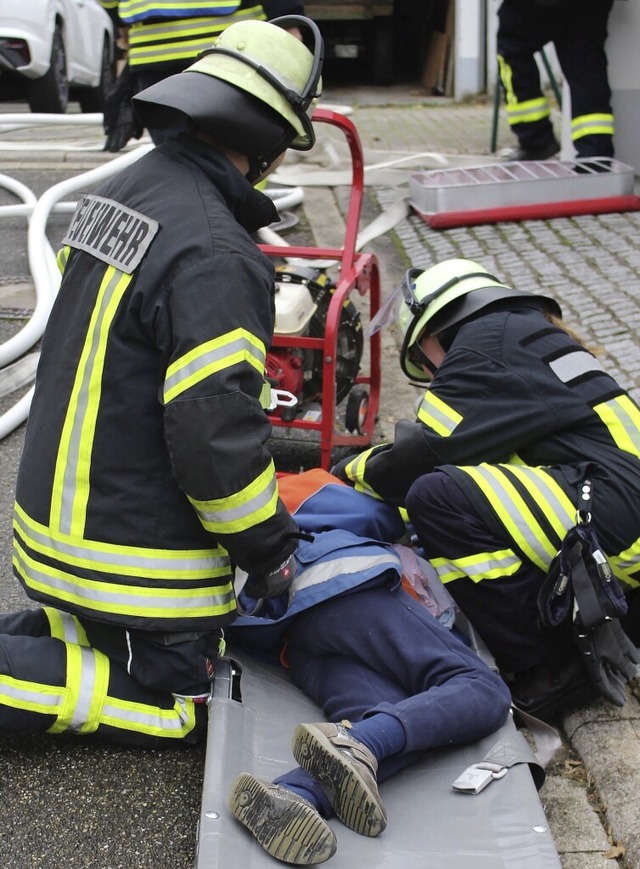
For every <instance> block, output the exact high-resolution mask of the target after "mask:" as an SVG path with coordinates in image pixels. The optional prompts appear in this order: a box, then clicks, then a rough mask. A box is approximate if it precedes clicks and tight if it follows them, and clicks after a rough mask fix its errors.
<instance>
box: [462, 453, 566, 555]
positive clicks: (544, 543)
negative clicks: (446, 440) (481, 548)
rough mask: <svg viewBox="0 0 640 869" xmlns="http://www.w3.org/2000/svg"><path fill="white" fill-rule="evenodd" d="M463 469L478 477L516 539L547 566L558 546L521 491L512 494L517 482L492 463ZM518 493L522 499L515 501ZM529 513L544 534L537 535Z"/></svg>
mask: <svg viewBox="0 0 640 869" xmlns="http://www.w3.org/2000/svg"><path fill="white" fill-rule="evenodd" d="M460 470H461V471H464V472H465V473H467V474H468V475H469V476H470V477H471V478H472V479H475V480H476V482H477V483H478V485H479V487H480V489H481V491H483V493H484V495H485V497H486V498H487V500H488V501H489V503H490V504H491V506H492V507H493V509H494V511H495V513H496V515H497V516H498V518H499V520H500V522H501V523H502V524H503V526H504V528H505V530H506V531H507V533H508V534H509V535H510V536H511V537H512V539H513V540H514V542H515V543H516V544H517V545H518V546H519V547H520V548H521V549H522V550H523V551H524V552H525V554H526V555H527V557H528V558H530V560H532V561H533V562H534V564H537V565H538V566H539V567H540V568H542V569H543V570H546V568H547V567H548V566H549V563H550V562H551V559H552V558H553V555H554V554H555V551H556V549H557V547H556V546H553V545H552V544H551V542H550V541H549V540H548V538H547V536H546V534H544V532H543V531H542V529H541V528H540V526H539V525H538V523H537V522H536V520H535V519H534V517H533V514H532V513H531V511H530V509H529V508H528V506H527V505H526V504H525V502H524V500H523V499H522V497H521V495H520V493H519V492H516V491H515V490H514V493H513V495H512V493H511V489H512V488H513V485H512V484H511V483H510V481H509V480H508V479H507V478H505V476H504V474H503V473H502V472H501V471H500V469H499V468H496V467H495V466H492V465H478V466H475V467H461V468H460ZM514 497H517V499H518V500H519V501H521V502H522V503H521V504H518V503H514ZM525 514H526V517H527V518H528V519H529V522H530V523H533V526H535V528H537V529H538V530H539V531H540V534H541V537H540V538H539V537H538V536H537V535H536V533H535V531H534V529H533V527H532V525H530V524H529V522H527V518H525ZM541 538H542V539H541Z"/></svg>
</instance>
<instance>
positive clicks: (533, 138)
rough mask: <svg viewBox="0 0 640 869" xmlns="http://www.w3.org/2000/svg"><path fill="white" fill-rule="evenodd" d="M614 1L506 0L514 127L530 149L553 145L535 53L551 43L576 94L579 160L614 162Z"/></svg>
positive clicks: (504, 30)
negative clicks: (550, 1)
mask: <svg viewBox="0 0 640 869" xmlns="http://www.w3.org/2000/svg"><path fill="white" fill-rule="evenodd" d="M612 6H613V0H560V2H559V3H557V4H556V5H554V6H539V5H538V4H536V3H535V2H533V0H503V2H502V5H501V6H500V8H499V10H498V36H497V50H498V63H499V65H500V77H501V80H502V84H503V86H504V89H505V93H506V99H507V117H508V120H509V125H510V127H511V129H512V131H513V132H514V133H515V135H516V136H517V137H518V140H519V142H520V145H521V146H522V147H523V148H525V149H527V150H537V149H541V148H544V147H545V146H546V145H549V144H551V142H553V141H554V133H553V128H552V125H551V120H550V108H549V103H548V101H547V99H546V97H545V96H544V95H543V93H542V89H541V85H540V72H539V69H538V65H537V63H536V59H535V57H534V54H535V53H536V52H539V51H540V50H541V49H542V48H544V46H545V45H547V43H549V42H552V43H553V45H554V47H555V50H556V54H557V57H558V61H559V63H560V66H561V68H562V72H563V74H564V76H565V78H566V80H567V83H568V85H569V90H570V92H571V117H572V122H571V138H572V140H573V144H574V145H575V148H576V151H577V154H578V157H612V156H613V133H614V122H613V114H612V110H611V90H610V88H609V81H608V75H607V56H606V53H605V49H604V46H605V41H606V38H607V21H608V18H609V13H610V11H611V7H612Z"/></svg>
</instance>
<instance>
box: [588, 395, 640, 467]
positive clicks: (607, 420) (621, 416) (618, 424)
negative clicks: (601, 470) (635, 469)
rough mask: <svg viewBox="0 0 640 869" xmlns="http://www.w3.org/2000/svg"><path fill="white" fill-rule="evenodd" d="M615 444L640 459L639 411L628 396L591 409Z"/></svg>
mask: <svg viewBox="0 0 640 869" xmlns="http://www.w3.org/2000/svg"><path fill="white" fill-rule="evenodd" d="M593 409H594V410H595V412H596V413H597V414H598V416H599V417H600V419H601V420H602V422H603V423H604V424H605V426H606V427H607V429H608V430H609V434H610V435H611V437H612V438H613V440H614V442H615V444H616V445H617V446H618V447H619V448H620V449H621V450H625V452H628V453H631V454H632V455H634V456H636V457H638V458H640V410H639V409H638V407H637V405H636V404H635V403H634V402H633V401H632V400H631V398H630V397H629V396H628V395H621V396H619V397H618V398H612V399H611V400H610V401H605V402H603V403H602V404H597V405H595V407H594V408H593Z"/></svg>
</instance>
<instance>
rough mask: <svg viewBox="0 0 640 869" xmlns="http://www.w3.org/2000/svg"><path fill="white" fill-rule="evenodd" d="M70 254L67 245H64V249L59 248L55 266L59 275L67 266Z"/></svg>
mask: <svg viewBox="0 0 640 869" xmlns="http://www.w3.org/2000/svg"><path fill="white" fill-rule="evenodd" d="M70 253H71V248H70V247H69V245H68V244H65V245H64V247H61V248H60V250H59V251H58V253H57V254H56V265H57V266H58V268H59V270H60V274H62V273H63V272H64V270H65V268H66V266H67V260H68V259H69V254H70Z"/></svg>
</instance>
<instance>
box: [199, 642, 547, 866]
mask: <svg viewBox="0 0 640 869" xmlns="http://www.w3.org/2000/svg"><path fill="white" fill-rule="evenodd" d="M236 651H237V650H234V651H232V652H231V657H232V658H233V659H235V660H237V661H239V662H240V663H241V665H242V678H241V689H242V703H239V702H237V701H236V700H231V699H228V697H227V696H226V695H227V692H226V690H225V686H224V685H223V686H222V690H220V686H218V688H216V695H218V694H220V695H221V696H214V698H213V699H212V700H211V702H210V707H209V715H210V723H209V733H208V741H207V754H206V769H205V779H204V787H203V799H202V809H201V816H200V825H199V831H198V856H197V859H196V869H254V867H256V869H261V867H264V869H274V866H276V865H277V863H276V861H275V860H274V859H273V858H271V857H270V856H269V855H268V854H266V852H264V851H263V850H262V849H261V848H260V846H259V845H257V843H256V842H255V841H254V840H253V838H252V837H251V836H250V834H249V833H248V832H247V831H246V830H245V828H244V827H242V826H241V825H240V824H239V823H238V822H237V821H236V820H235V819H234V818H233V817H232V815H231V813H230V812H229V810H228V808H227V803H226V797H227V794H228V792H229V787H230V784H231V782H232V781H233V779H234V778H235V777H236V775H238V773H240V772H244V771H248V772H253V773H255V774H256V775H259V776H261V777H263V778H266V779H269V780H270V779H272V778H274V777H275V776H276V775H279V774H281V773H283V772H285V771H286V770H287V769H289V768H291V767H292V766H295V761H294V760H293V757H292V755H291V749H290V740H291V733H292V730H293V727H294V726H295V725H296V724H297V723H298V722H300V721H318V720H323V718H324V716H323V714H322V712H320V711H319V710H318V708H317V707H316V706H315V705H314V704H313V703H311V702H310V701H309V700H308V699H307V698H306V697H305V696H304V695H303V694H302V693H301V692H300V691H298V689H296V688H295V687H293V686H292V685H291V684H290V683H289V682H288V680H287V676H286V673H285V672H284V671H283V670H280V669H274V668H271V667H269V666H268V665H265V664H264V663H262V662H259V661H256V660H254V659H253V658H250V657H247V656H246V655H244V654H240V655H238V654H236ZM500 737H504V738H505V739H507V740H512V739H513V740H515V741H516V742H517V741H518V739H519V738H520V735H519V734H518V732H517V731H516V728H515V725H514V724H513V722H512V721H511V720H509V721H508V722H507V723H506V724H505V725H504V727H503V728H502V729H501V730H500V731H498V733H494V734H492V735H491V736H489V737H487V738H486V739H483V740H481V741H479V742H477V743H475V744H473V745H470V746H464V747H460V748H458V747H456V748H449V749H442V750H437V751H431V752H428V753H426V754H425V757H424V760H423V761H421V763H419V764H418V765H416V766H413V767H410V768H409V769H407V770H405V771H404V772H402V773H400V774H399V775H397V776H395V777H394V778H393V779H391V780H389V781H388V782H385V783H384V784H383V785H382V786H381V794H382V796H383V798H384V802H385V806H386V808H387V812H388V816H389V825H388V827H387V829H386V830H385V832H384V833H383V834H382V835H381V836H379V837H378V838H377V839H367V838H365V837H363V836H358V835H356V834H355V833H353V832H351V831H350V830H348V829H347V828H346V827H344V826H343V825H342V824H341V823H340V822H339V821H337V820H332V821H331V824H332V826H333V827H334V830H335V832H336V836H337V838H338V851H337V853H336V855H335V856H334V857H332V858H331V860H330V861H329V862H328V864H327V865H328V866H330V867H331V869H356V867H363V869H364V867H366V869H394V867H396V869H426V867H429V869H461V867H463V866H468V867H469V869H502V867H508V869H560V866H561V864H560V860H559V857H558V854H557V852H556V848H555V845H554V842H553V839H552V837H551V834H550V832H549V827H548V824H547V820H546V818H545V815H544V811H543V809H542V805H541V803H540V800H539V798H538V793H537V791H536V789H535V786H534V783H533V779H532V777H531V773H530V770H529V767H528V766H527V764H526V763H524V764H519V765H517V766H514V767H512V768H511V769H510V770H509V771H508V773H507V774H506V775H505V777H504V778H502V779H500V780H496V781H493V782H492V783H491V784H490V785H489V786H488V787H487V788H485V790H483V791H482V792H481V793H480V794H477V795H470V794H462V793H457V792H455V791H454V790H453V788H452V786H451V785H452V782H453V781H454V780H455V779H456V778H457V777H458V776H459V775H460V774H461V773H462V772H463V771H464V770H465V769H466V768H467V767H468V766H469V765H471V764H473V763H478V762H479V761H481V760H482V759H483V758H484V756H485V755H486V754H487V752H488V751H489V749H490V748H492V747H493V746H494V744H495V743H496V741H497V740H498V739H499V738H500Z"/></svg>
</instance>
